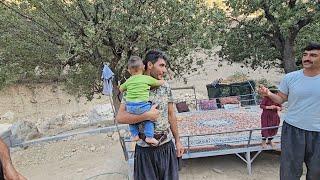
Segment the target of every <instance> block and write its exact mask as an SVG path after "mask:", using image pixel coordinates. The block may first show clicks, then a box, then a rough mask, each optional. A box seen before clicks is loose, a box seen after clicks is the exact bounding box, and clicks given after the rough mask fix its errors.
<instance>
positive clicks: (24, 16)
mask: <svg viewBox="0 0 320 180" xmlns="http://www.w3.org/2000/svg"><path fill="white" fill-rule="evenodd" d="M0 3H1V4H2V5H4V6H5V7H6V8H8V9H10V10H11V11H13V12H14V13H16V14H18V15H19V16H21V17H23V18H25V19H27V20H29V21H31V22H33V23H34V24H36V25H38V26H40V27H41V28H43V30H44V31H45V32H47V33H50V34H52V35H54V36H57V34H55V33H54V32H52V31H51V30H49V29H48V28H47V27H45V26H44V25H42V24H40V23H39V22H37V21H36V20H34V18H32V17H30V16H27V15H24V14H22V13H20V12H19V11H18V10H16V9H14V8H12V7H11V6H8V5H7V4H6V3H5V2H4V1H0Z"/></svg>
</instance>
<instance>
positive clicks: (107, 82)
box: [101, 64, 114, 95]
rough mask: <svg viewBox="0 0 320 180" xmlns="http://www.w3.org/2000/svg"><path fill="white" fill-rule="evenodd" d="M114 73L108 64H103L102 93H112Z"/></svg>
mask: <svg viewBox="0 0 320 180" xmlns="http://www.w3.org/2000/svg"><path fill="white" fill-rule="evenodd" d="M113 76H114V73H113V72H112V71H111V69H110V68H109V66H108V65H106V64H105V65H104V66H103V70H102V76H101V78H102V79H103V90H102V94H104V95H111V93H112V88H113V86H112V80H113Z"/></svg>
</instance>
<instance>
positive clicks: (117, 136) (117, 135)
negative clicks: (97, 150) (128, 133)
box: [112, 132, 119, 141]
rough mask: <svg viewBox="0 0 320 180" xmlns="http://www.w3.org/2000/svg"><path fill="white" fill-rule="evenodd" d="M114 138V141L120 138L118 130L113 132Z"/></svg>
mask: <svg viewBox="0 0 320 180" xmlns="http://www.w3.org/2000/svg"><path fill="white" fill-rule="evenodd" d="M112 140H114V141H118V140H119V134H118V132H114V133H113V134H112Z"/></svg>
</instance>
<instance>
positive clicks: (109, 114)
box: [88, 104, 113, 123]
mask: <svg viewBox="0 0 320 180" xmlns="http://www.w3.org/2000/svg"><path fill="white" fill-rule="evenodd" d="M88 119H89V122H90V123H96V122H100V121H105V120H110V121H113V111H112V106H111V104H100V105H97V106H95V107H94V108H93V109H92V110H91V111H90V112H89V114H88Z"/></svg>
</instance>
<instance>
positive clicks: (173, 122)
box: [168, 103, 180, 142]
mask: <svg viewBox="0 0 320 180" xmlns="http://www.w3.org/2000/svg"><path fill="white" fill-rule="evenodd" d="M168 113H169V116H168V118H169V123H170V129H171V132H172V134H173V137H174V139H175V141H176V142H180V136H179V131H178V124H177V117H176V114H175V112H174V106H173V103H169V105H168Z"/></svg>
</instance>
